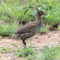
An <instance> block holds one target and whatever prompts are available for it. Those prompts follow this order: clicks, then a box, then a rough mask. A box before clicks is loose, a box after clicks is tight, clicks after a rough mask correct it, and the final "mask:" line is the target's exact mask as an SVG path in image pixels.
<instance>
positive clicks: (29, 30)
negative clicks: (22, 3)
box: [15, 11, 45, 46]
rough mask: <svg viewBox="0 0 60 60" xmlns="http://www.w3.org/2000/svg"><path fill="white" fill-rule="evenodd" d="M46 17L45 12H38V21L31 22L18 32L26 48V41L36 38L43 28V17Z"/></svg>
mask: <svg viewBox="0 0 60 60" xmlns="http://www.w3.org/2000/svg"><path fill="white" fill-rule="evenodd" d="M42 15H45V13H44V12H43V11H38V12H37V20H36V21H34V22H30V23H28V24H26V25H24V26H22V27H21V28H19V29H18V30H17V31H16V33H15V34H16V35H17V36H18V37H20V38H21V39H22V41H23V44H24V45H25V46H26V42H25V40H26V39H28V38H30V37H32V36H34V35H35V34H36V33H37V32H38V31H39V30H40V28H41V17H42Z"/></svg>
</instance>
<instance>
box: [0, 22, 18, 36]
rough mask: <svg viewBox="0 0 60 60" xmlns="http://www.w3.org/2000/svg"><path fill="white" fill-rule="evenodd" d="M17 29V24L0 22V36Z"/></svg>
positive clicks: (10, 34) (9, 33) (12, 32)
mask: <svg viewBox="0 0 60 60" xmlns="http://www.w3.org/2000/svg"><path fill="white" fill-rule="evenodd" d="M17 29H18V24H16V23H11V24H4V25H2V24H0V35H2V36H5V35H6V36H12V34H14V33H15V32H16V30H17Z"/></svg>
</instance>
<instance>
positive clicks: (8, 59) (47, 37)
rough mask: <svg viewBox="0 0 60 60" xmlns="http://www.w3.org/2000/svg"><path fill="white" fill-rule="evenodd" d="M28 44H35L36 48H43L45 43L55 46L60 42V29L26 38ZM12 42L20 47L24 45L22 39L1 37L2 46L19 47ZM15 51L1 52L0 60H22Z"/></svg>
mask: <svg viewBox="0 0 60 60" xmlns="http://www.w3.org/2000/svg"><path fill="white" fill-rule="evenodd" d="M26 43H27V46H30V45H33V46H34V47H36V49H42V48H43V46H45V45H52V46H55V45H57V44H60V31H51V32H49V33H48V34H43V35H39V34H37V35H35V36H33V37H32V38H29V39H27V40H26ZM11 44H16V45H17V46H18V47H19V48H21V47H23V44H22V40H17V39H9V38H7V37H5V38H1V39H0V47H9V48H14V49H17V48H16V47H15V46H13V45H11ZM13 55H14V52H13V53H0V60H22V58H21V57H16V55H14V56H13Z"/></svg>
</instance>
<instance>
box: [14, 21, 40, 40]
mask: <svg viewBox="0 0 60 60" xmlns="http://www.w3.org/2000/svg"><path fill="white" fill-rule="evenodd" d="M39 24H40V23H39V21H38V20H37V21H34V22H30V23H28V24H26V25H24V26H22V27H21V28H19V29H18V30H17V31H16V33H15V34H18V36H20V37H21V38H22V39H27V38H29V37H31V36H33V35H35V34H36V32H37V31H38V30H39V29H40V26H39Z"/></svg>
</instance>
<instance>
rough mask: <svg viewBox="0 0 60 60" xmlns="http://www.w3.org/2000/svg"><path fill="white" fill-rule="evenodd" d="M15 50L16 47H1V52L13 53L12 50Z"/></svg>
mask: <svg viewBox="0 0 60 60" xmlns="http://www.w3.org/2000/svg"><path fill="white" fill-rule="evenodd" d="M15 51H16V50H15V49H11V48H6V47H0V53H11V52H15Z"/></svg>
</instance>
